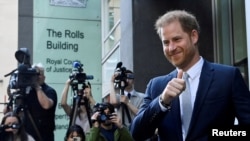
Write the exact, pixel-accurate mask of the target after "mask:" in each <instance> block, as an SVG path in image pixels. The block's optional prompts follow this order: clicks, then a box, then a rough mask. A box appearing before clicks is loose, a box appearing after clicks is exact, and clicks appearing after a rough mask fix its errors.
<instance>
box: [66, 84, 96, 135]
mask: <svg viewBox="0 0 250 141" xmlns="http://www.w3.org/2000/svg"><path fill="white" fill-rule="evenodd" d="M71 82H72V80H71V79H68V80H67V81H66V83H65V86H64V89H63V92H62V99H61V106H62V107H63V110H64V111H65V113H66V114H67V115H68V116H70V115H71V114H72V111H73V109H72V106H70V105H69V104H67V98H68V91H69V87H70V84H71ZM78 94H79V95H80V96H81V101H80V105H77V108H78V109H77V114H76V120H75V123H74V124H78V125H80V126H81V127H82V129H83V130H84V132H85V133H86V132H89V130H90V124H89V121H88V117H87V116H88V115H87V110H89V112H91V111H92V108H93V107H94V105H95V103H96V102H95V100H94V98H93V96H92V92H91V84H90V83H88V84H87V85H86V87H85V88H84V89H81V90H80V91H79V93H78ZM85 100H86V101H85ZM85 104H89V105H88V106H87V107H90V109H87V107H86V106H85Z"/></svg>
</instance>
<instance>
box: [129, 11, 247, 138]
mask: <svg viewBox="0 0 250 141" xmlns="http://www.w3.org/2000/svg"><path fill="white" fill-rule="evenodd" d="M155 27H156V30H157V33H158V34H159V36H160V38H161V41H162V45H163V52H164V55H165V57H166V58H167V59H168V61H170V62H171V63H172V64H173V65H174V66H175V67H176V70H174V71H173V72H171V73H169V74H167V75H165V76H159V77H156V78H153V79H151V80H150V82H149V83H148V85H147V89H146V93H145V98H144V103H143V105H142V107H141V108H140V110H139V113H138V114H137V116H136V117H135V119H134V120H133V122H132V124H131V129H130V131H131V134H132V136H133V138H134V139H135V140H136V141H141V140H144V139H146V138H148V137H150V136H152V135H153V134H154V133H155V131H156V129H157V130H158V140H159V141H183V140H185V141H207V140H209V139H210V137H212V136H218V135H219V134H218V133H219V132H220V131H226V132H230V129H231V130H237V129H238V128H237V129H235V128H233V127H235V126H234V121H235V118H237V119H238V123H239V125H241V126H240V127H243V126H244V127H248V126H249V125H250V92H249V89H248V86H247V85H246V84H245V82H244V80H243V77H242V75H241V73H240V71H239V69H237V68H235V67H232V66H226V65H222V64H215V63H211V62H208V61H207V60H205V59H204V58H203V57H201V56H200V54H199V50H198V39H199V32H200V27H199V24H198V22H197V20H196V18H195V17H194V16H193V15H192V14H191V13H189V12H187V11H184V10H174V11H169V12H167V13H166V14H164V15H163V16H161V17H160V18H159V19H158V20H157V22H156V24H155ZM184 74H187V75H188V76H189V77H188V79H187V80H184V79H183V75H184ZM187 84H189V85H187ZM186 88H188V89H189V93H190V94H191V100H190V105H191V106H190V107H191V112H189V113H190V116H191V120H190V122H189V126H188V127H187V130H185V128H184V127H185V126H184V124H183V123H186V121H185V120H186V119H187V117H188V116H187V115H186V114H184V113H185V111H186V110H185V108H186V107H187V106H186V107H182V105H184V104H183V103H185V100H186V98H184V95H186V94H187V93H183V91H185V89H186ZM240 129H242V133H244V134H237V135H236V136H246V135H247V134H250V132H249V133H248V132H247V128H240ZM226 132H221V133H222V134H221V135H222V136H226ZM237 133H239V132H237ZM229 136H230V135H229ZM231 136H234V135H232V134H231ZM247 136H249V135H247ZM222 139H223V138H222ZM236 139H237V138H236Z"/></svg>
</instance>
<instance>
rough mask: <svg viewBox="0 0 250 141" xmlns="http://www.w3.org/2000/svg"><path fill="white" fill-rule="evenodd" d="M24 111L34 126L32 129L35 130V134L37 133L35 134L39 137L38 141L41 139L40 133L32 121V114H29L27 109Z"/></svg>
mask: <svg viewBox="0 0 250 141" xmlns="http://www.w3.org/2000/svg"><path fill="white" fill-rule="evenodd" d="M26 112H27V115H28V117H29V119H30V122H31V124H32V125H33V128H34V130H35V132H36V134H37V136H38V138H39V141H42V137H41V134H40V133H39V131H38V129H37V127H36V125H35V122H34V120H33V118H32V116H31V114H30V112H29V111H26Z"/></svg>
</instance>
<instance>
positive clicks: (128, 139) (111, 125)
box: [86, 102, 133, 141]
mask: <svg viewBox="0 0 250 141" xmlns="http://www.w3.org/2000/svg"><path fill="white" fill-rule="evenodd" d="M95 108H96V110H95V112H94V114H93V115H92V117H91V120H92V122H93V126H92V128H91V129H90V132H89V133H87V134H86V139H87V140H88V141H133V138H132V136H131V135H130V133H129V130H128V128H127V127H125V126H123V124H122V122H121V119H120V117H119V116H118V115H117V114H116V113H115V110H114V106H113V105H112V104H110V103H108V102H104V103H101V104H99V103H98V104H96V105H95Z"/></svg>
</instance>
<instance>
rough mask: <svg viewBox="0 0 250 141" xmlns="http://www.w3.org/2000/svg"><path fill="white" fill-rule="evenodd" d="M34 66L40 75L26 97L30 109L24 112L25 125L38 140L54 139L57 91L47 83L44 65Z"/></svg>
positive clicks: (48, 140)
mask: <svg viewBox="0 0 250 141" xmlns="http://www.w3.org/2000/svg"><path fill="white" fill-rule="evenodd" d="M32 68H34V69H36V71H37V73H38V77H37V80H36V82H35V84H34V86H33V87H32V89H31V90H30V92H29V94H27V96H25V98H24V103H25V105H26V106H27V108H26V109H27V111H28V112H24V115H25V116H24V126H25V129H26V131H27V132H28V133H29V134H30V135H31V136H33V137H34V138H35V140H36V141H54V130H55V111H56V105H57V93H56V91H55V89H54V88H52V87H51V86H49V85H48V84H47V83H45V75H44V67H43V65H42V64H41V63H38V64H33V65H32ZM39 136H40V137H39Z"/></svg>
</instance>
